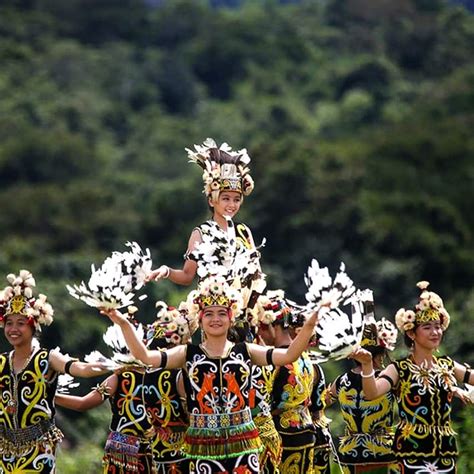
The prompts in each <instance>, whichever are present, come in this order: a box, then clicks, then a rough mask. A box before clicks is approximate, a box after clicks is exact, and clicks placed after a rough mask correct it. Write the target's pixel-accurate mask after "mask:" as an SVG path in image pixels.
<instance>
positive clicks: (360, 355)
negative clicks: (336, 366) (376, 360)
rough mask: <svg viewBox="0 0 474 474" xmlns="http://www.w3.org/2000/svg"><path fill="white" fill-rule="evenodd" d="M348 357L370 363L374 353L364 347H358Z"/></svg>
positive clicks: (361, 362) (362, 363) (365, 363)
mask: <svg viewBox="0 0 474 474" xmlns="http://www.w3.org/2000/svg"><path fill="white" fill-rule="evenodd" d="M347 358H348V359H354V360H356V361H357V362H360V364H361V365H370V364H371V363H372V354H371V353H370V352H369V351H367V350H365V349H362V347H357V348H356V349H355V350H354V351H353V352H352V354H349V355H348V356H347Z"/></svg>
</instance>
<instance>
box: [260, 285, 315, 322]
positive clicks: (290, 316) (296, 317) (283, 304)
mask: <svg viewBox="0 0 474 474" xmlns="http://www.w3.org/2000/svg"><path fill="white" fill-rule="evenodd" d="M256 307H257V308H258V316H259V322H260V323H261V324H267V325H269V324H281V325H282V326H283V327H284V328H289V327H293V328H296V327H301V326H303V324H304V322H305V319H306V318H305V316H304V315H303V311H304V310H305V309H306V308H305V307H302V306H298V305H297V304H296V303H294V302H292V301H290V300H288V299H287V298H285V292H284V291H283V290H268V291H267V292H266V293H265V294H263V295H261V296H260V297H259V298H258V300H257V304H256Z"/></svg>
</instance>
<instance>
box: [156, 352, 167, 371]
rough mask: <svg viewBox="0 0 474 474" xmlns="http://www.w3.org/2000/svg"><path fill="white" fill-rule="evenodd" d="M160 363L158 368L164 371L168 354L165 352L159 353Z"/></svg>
mask: <svg viewBox="0 0 474 474" xmlns="http://www.w3.org/2000/svg"><path fill="white" fill-rule="evenodd" d="M160 354H161V362H160V365H159V366H158V367H159V368H160V369H166V364H167V363H168V354H167V353H166V352H165V351H161V352H160Z"/></svg>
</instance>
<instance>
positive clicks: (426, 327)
mask: <svg viewBox="0 0 474 474" xmlns="http://www.w3.org/2000/svg"><path fill="white" fill-rule="evenodd" d="M442 339H443V328H442V327H441V321H430V322H429V323H423V324H420V325H419V326H418V327H417V328H416V329H415V331H414V341H415V343H417V344H418V345H419V346H421V347H423V348H425V349H437V348H438V347H439V345H440V344H441V340H442Z"/></svg>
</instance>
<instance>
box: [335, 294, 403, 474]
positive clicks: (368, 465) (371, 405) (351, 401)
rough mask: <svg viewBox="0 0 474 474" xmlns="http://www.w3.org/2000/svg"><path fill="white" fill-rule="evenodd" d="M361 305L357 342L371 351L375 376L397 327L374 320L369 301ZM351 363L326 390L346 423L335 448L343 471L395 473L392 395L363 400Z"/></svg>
mask: <svg viewBox="0 0 474 474" xmlns="http://www.w3.org/2000/svg"><path fill="white" fill-rule="evenodd" d="M365 307H366V310H365V315H366V317H365V319H366V323H365V325H364V333H363V337H362V341H361V344H360V345H361V347H362V348H364V349H366V350H367V351H369V352H370V353H371V354H372V359H373V364H374V368H375V375H376V376H378V374H379V373H380V371H381V370H382V369H383V367H384V360H385V359H386V357H387V350H390V351H392V350H393V349H395V343H396V339H397V329H396V327H395V326H394V325H393V324H392V323H391V322H390V321H387V320H386V319H384V318H382V319H381V320H380V321H377V322H376V321H375V317H374V313H373V301H366V305H365ZM354 362H355V367H354V368H352V369H351V370H349V371H348V372H346V373H344V374H342V375H340V376H339V377H338V378H337V379H336V380H335V381H334V382H333V383H332V384H330V386H329V387H328V391H327V394H328V398H329V399H328V400H327V404H328V405H330V404H332V403H333V402H334V401H338V402H339V406H340V409H341V412H342V417H343V420H344V423H345V425H346V426H345V432H344V435H343V436H341V437H340V438H339V447H338V455H339V461H340V462H341V465H342V469H343V473H344V474H359V473H362V472H363V473H369V472H370V473H373V474H376V473H377V474H383V473H385V474H386V473H387V472H395V471H394V469H395V466H394V462H395V457H394V455H393V453H392V443H393V431H392V425H393V405H394V402H395V395H394V394H393V392H391V391H390V392H388V393H386V394H385V395H384V396H382V397H379V398H376V399H374V400H367V399H366V398H365V396H364V392H363V391H362V377H361V372H362V367H361V364H360V363H359V362H357V361H354Z"/></svg>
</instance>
